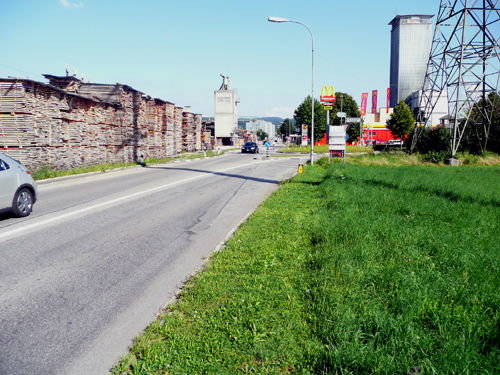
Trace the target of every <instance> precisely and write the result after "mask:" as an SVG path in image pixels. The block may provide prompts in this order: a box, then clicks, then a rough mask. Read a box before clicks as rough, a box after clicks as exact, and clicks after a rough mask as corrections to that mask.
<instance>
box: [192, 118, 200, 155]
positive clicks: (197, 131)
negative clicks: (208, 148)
mask: <svg viewBox="0 0 500 375" xmlns="http://www.w3.org/2000/svg"><path fill="white" fill-rule="evenodd" d="M201 120H202V116H201V114H199V113H197V114H195V115H194V125H193V127H194V129H193V132H194V144H195V150H196V151H200V150H201V149H202V147H201V144H202V142H201V136H202V134H201Z"/></svg>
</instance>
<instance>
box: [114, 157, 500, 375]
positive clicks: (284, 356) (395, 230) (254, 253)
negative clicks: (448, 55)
mask: <svg viewBox="0 0 500 375" xmlns="http://www.w3.org/2000/svg"><path fill="white" fill-rule="evenodd" d="M358 161H359V160H358ZM499 176H500V168H499V167H453V168H452V167H450V168H430V167H428V166H413V165H401V164H397V163H396V165H391V164H389V163H386V164H385V165H374V164H371V165H363V164H362V163H357V164H353V163H349V162H347V163H332V164H328V163H326V162H318V164H317V165H316V166H314V167H311V166H308V167H307V168H306V173H305V174H303V175H301V176H297V177H295V178H294V179H293V180H292V181H290V182H289V183H286V184H284V185H283V186H282V187H281V188H280V190H279V191H277V192H276V193H275V194H273V195H272V196H271V197H270V198H269V199H268V200H267V201H266V202H265V203H264V204H262V205H261V207H260V208H259V209H258V210H257V211H256V212H255V213H254V214H253V215H252V216H251V217H250V219H249V220H248V221H247V222H246V223H244V224H243V225H242V227H241V228H240V229H239V230H238V231H237V232H236V233H235V235H234V236H233V238H232V239H231V240H230V241H229V242H228V244H227V246H226V247H225V248H224V250H223V251H221V252H219V253H217V254H215V255H214V256H213V257H212V258H211V261H210V262H209V264H208V265H207V267H206V269H205V271H203V272H201V273H199V274H197V275H196V276H194V277H193V278H192V279H191V280H190V281H189V282H188V283H187V284H186V286H185V287H184V289H183V290H182V293H181V295H180V298H179V300H178V301H177V302H176V303H175V304H173V305H172V306H170V307H168V308H167V309H166V310H165V311H164V313H163V314H161V316H160V317H159V318H158V319H157V320H156V321H155V322H153V323H152V324H151V325H150V326H149V327H148V328H147V329H146V331H145V332H144V333H143V334H142V335H141V336H140V337H138V338H137V339H136V341H135V343H134V345H133V347H132V349H131V351H130V353H129V354H128V355H126V356H125V357H124V358H123V359H122V361H120V363H118V364H117V365H116V367H115V368H114V369H113V371H112V372H113V374H235V373H242V374H244V373H258V374H271V373H272V374H291V373H294V374H343V375H347V374H352V375H354V374H407V373H419V374H494V373H498V371H499V370H500V367H499V363H500V362H499V361H498V359H499V355H500V351H499V342H500V336H499V333H500V324H499V321H500V319H499V318H500V312H499V305H500V301H499V295H498V289H499V286H500V280H499V275H500V272H499V271H500V269H499V268H500V248H499V244H498V243H499V242H498V232H499V229H500V228H499V216H500V215H499V214H500V211H499V207H500V201H499V200H498V195H497V190H498V178H499Z"/></svg>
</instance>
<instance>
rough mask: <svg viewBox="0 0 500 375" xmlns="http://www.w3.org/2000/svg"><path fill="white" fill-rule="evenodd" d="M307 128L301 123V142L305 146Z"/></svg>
mask: <svg viewBox="0 0 500 375" xmlns="http://www.w3.org/2000/svg"><path fill="white" fill-rule="evenodd" d="M307 129H308V126H307V125H306V124H302V143H301V145H302V146H307V143H308V142H307V141H308V137H307Z"/></svg>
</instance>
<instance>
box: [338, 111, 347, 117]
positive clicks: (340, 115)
mask: <svg viewBox="0 0 500 375" xmlns="http://www.w3.org/2000/svg"><path fill="white" fill-rule="evenodd" d="M346 115H347V114H346V113H345V112H337V117H340V118H342V117H346Z"/></svg>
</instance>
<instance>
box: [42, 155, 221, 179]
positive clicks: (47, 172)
mask: <svg viewBox="0 0 500 375" xmlns="http://www.w3.org/2000/svg"><path fill="white" fill-rule="evenodd" d="M217 155H222V153H221V154H216V153H215V152H213V151H211V150H209V151H207V152H206V156H207V157H212V156H217ZM204 156H205V155H204V154H203V153H186V154H180V155H178V156H171V157H167V158H161V159H157V158H148V159H146V164H161V163H168V162H170V161H173V160H178V159H199V158H202V157H204ZM136 165H137V163H103V164H93V165H87V166H82V167H77V168H71V169H57V168H54V167H51V166H46V167H42V168H39V169H37V170H35V171H34V172H33V178H34V179H35V180H45V179H47V178H54V177H62V176H71V175H75V174H81V173H89V172H106V171H109V170H112V169H118V168H126V167H133V166H136Z"/></svg>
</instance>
